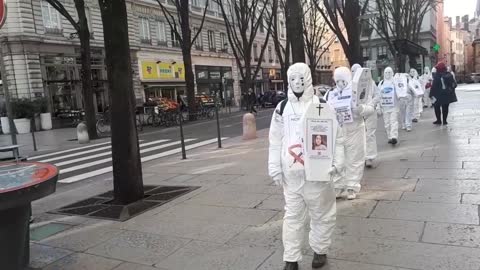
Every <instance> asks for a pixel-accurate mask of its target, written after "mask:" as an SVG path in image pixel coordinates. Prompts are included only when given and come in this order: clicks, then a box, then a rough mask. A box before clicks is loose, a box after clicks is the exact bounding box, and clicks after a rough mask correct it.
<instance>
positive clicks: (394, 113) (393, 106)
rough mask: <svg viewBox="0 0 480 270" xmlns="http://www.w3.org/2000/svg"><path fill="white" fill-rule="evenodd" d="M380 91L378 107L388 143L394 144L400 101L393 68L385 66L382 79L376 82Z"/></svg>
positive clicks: (396, 137) (396, 139) (396, 134)
mask: <svg viewBox="0 0 480 270" xmlns="http://www.w3.org/2000/svg"><path fill="white" fill-rule="evenodd" d="M378 87H379V88H380V93H381V96H382V98H381V101H380V107H381V112H382V114H383V122H384V124H385V130H386V132H387V138H388V143H389V144H392V145H396V144H397V142H398V114H399V113H400V103H399V98H398V93H397V91H396V90H397V89H396V85H395V82H394V80H393V69H392V68H391V67H387V68H386V69H385V70H384V72H383V80H382V81H380V83H379V84H378Z"/></svg>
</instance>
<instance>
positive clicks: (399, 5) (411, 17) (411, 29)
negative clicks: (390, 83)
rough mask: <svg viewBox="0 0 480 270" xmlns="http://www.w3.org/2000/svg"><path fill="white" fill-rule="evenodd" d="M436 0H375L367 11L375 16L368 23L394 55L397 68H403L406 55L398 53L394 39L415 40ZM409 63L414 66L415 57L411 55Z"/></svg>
mask: <svg viewBox="0 0 480 270" xmlns="http://www.w3.org/2000/svg"><path fill="white" fill-rule="evenodd" d="M437 2H438V0H397V1H389V0H375V5H371V6H370V9H371V10H369V12H370V13H373V14H374V15H375V17H374V18H373V19H368V20H367V22H368V24H369V25H370V26H371V27H373V29H374V30H375V31H376V32H377V33H378V34H379V35H380V37H381V38H382V39H384V40H385V42H386V43H387V46H388V48H389V50H390V52H391V54H392V55H393V56H396V57H395V59H396V62H397V68H398V70H400V71H402V72H403V71H404V70H405V61H406V56H405V55H401V54H399V53H398V48H397V47H396V46H395V44H394V41H395V40H400V39H406V40H409V41H412V42H417V41H418V37H419V33H420V30H421V27H422V22H423V18H424V17H425V14H426V13H427V12H428V11H430V10H431V9H432V8H435V7H436V4H437ZM409 59H410V65H411V66H415V64H416V60H415V57H413V56H411V57H409Z"/></svg>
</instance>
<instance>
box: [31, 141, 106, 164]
mask: <svg viewBox="0 0 480 270" xmlns="http://www.w3.org/2000/svg"><path fill="white" fill-rule="evenodd" d="M106 144H110V142H104V143H97V144H93V145H87V146H82V147H77V148H72V149H67V150H63V151H58V152H53V153H48V154H44V155H39V156H33V157H30V158H29V159H35V160H37V159H39V158H45V157H51V156H55V155H58V154H64V153H69V152H74V151H77V150H82V149H88V148H92V147H97V146H100V145H106Z"/></svg>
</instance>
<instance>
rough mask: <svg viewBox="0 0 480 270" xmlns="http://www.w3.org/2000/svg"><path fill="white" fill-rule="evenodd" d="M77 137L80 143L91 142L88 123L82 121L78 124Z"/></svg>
mask: <svg viewBox="0 0 480 270" xmlns="http://www.w3.org/2000/svg"><path fill="white" fill-rule="evenodd" d="M77 139H78V143H80V144H83V143H89V142H90V138H89V137H88V130H87V125H86V124H85V123H84V122H80V124H78V126H77Z"/></svg>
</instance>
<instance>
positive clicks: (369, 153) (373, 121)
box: [352, 64, 381, 168]
mask: <svg viewBox="0 0 480 270" xmlns="http://www.w3.org/2000/svg"><path fill="white" fill-rule="evenodd" d="M361 68H362V66H361V65H359V64H354V65H353V66H352V74H354V75H355V72H357V71H358V70H361ZM371 85H372V89H371V92H372V105H373V107H374V108H375V110H376V111H377V110H380V98H381V95H380V89H379V88H378V87H377V84H376V83H375V82H374V81H373V79H372V83H371ZM377 123H378V114H377V113H373V114H371V115H370V116H368V117H365V129H366V130H365V132H366V134H365V136H366V148H365V167H367V168H372V167H373V162H374V160H375V159H376V158H377V155H378V152H377V136H376V132H377Z"/></svg>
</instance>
